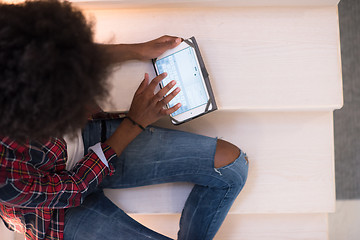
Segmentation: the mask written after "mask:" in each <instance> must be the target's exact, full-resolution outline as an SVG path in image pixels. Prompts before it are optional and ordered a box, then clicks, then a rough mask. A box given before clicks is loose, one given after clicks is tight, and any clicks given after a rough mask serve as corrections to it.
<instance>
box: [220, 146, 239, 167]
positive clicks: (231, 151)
mask: <svg viewBox="0 0 360 240" xmlns="http://www.w3.org/2000/svg"><path fill="white" fill-rule="evenodd" d="M239 156H240V149H239V148H238V147H237V146H235V145H234V144H232V143H229V142H227V141H224V140H221V139H218V140H217V145H216V152H215V158H214V167H215V168H221V167H224V166H226V165H229V164H231V163H232V162H234V161H235V160H236V159H237V158H238V157H239Z"/></svg>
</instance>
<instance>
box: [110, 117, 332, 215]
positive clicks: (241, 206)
mask: <svg viewBox="0 0 360 240" xmlns="http://www.w3.org/2000/svg"><path fill="white" fill-rule="evenodd" d="M158 124H160V125H162V126H166V127H170V128H176V129H180V130H186V131H190V132H195V133H199V134H205V135H209V136H213V137H216V136H217V137H219V138H224V139H226V140H228V141H230V142H233V143H235V144H236V145H237V146H239V147H240V148H242V149H243V150H244V151H245V152H247V154H248V156H249V160H250V171H249V176H248V180H247V183H246V185H245V187H244V189H243V191H242V192H241V193H240V195H239V197H238V199H237V200H236V201H235V203H234V205H233V207H232V209H231V210H230V211H231V212H232V213H249V214H252V213H310V212H312V213H313V212H331V211H334V208H335V181H334V147H333V119H332V113H331V112H304V113H238V112H224V111H217V112H214V113H211V114H209V115H207V116H204V117H201V118H199V119H196V120H193V121H191V122H189V123H186V124H183V125H181V126H179V127H175V126H171V124H170V123H169V121H168V119H163V120H162V121H160V122H159V123H158ZM190 189H191V185H189V184H180V183H177V184H165V185H156V186H151V187H141V188H135V189H123V190H106V194H107V195H108V196H109V197H110V198H111V199H112V200H113V201H114V202H115V203H117V204H118V205H119V206H120V207H121V208H123V209H124V210H125V211H127V212H132V213H134V212H135V213H174V212H181V210H182V207H183V205H184V202H185V200H186V198H187V196H188V194H189V192H190Z"/></svg>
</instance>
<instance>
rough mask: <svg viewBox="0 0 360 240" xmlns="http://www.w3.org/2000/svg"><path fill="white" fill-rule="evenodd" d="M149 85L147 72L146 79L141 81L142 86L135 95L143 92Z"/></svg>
mask: <svg viewBox="0 0 360 240" xmlns="http://www.w3.org/2000/svg"><path fill="white" fill-rule="evenodd" d="M148 85H149V74H148V73H145V76H144V80H143V81H142V82H141V83H140V86H139V87H138V89H137V90H136V92H135V95H138V94H140V93H142V92H143V91H144V90H145V89H146V87H147V86H148Z"/></svg>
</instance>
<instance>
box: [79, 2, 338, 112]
mask: <svg viewBox="0 0 360 240" xmlns="http://www.w3.org/2000/svg"><path fill="white" fill-rule="evenodd" d="M86 14H87V16H92V17H93V18H94V19H96V39H97V41H99V42H107V43H108V42H113V43H133V42H143V41H146V40H150V39H154V38H157V37H159V36H161V35H164V34H169V35H176V36H182V37H184V38H186V37H191V36H193V35H194V36H195V37H196V38H197V40H198V43H199V46H200V49H201V51H202V55H203V58H204V60H205V63H206V65H207V68H208V71H209V73H210V79H211V81H212V85H213V89H214V93H215V97H216V99H217V102H218V105H219V107H220V108H221V109H230V110H234V109H235V110H246V111H248V110H278V111H280V110H294V109H296V110H307V109H315V110H319V109H320V110H324V109H326V110H333V109H336V108H340V107H341V106H342V103H343V101H342V81H341V69H340V51H339V31H338V18H337V8H336V7H321V8H305V7H299V8H260V7H259V8H217V9H216V11H214V10H213V9H211V8H205V9H190V8H183V9H176V10H175V9H173V10H171V9H154V8H152V9H151V8H150V9H112V10H88V11H86ZM144 72H150V73H151V74H152V75H154V70H153V68H152V66H151V63H150V62H127V63H124V64H123V65H122V66H121V67H120V69H118V71H117V72H116V74H115V75H114V76H113V77H112V79H111V83H112V86H113V87H112V90H111V97H110V98H109V99H108V100H109V103H106V104H105V108H106V110H126V109H128V107H129V105H130V102H131V99H132V95H133V92H134V91H135V89H136V88H137V86H138V84H139V83H140V81H141V80H142V79H143V76H144Z"/></svg>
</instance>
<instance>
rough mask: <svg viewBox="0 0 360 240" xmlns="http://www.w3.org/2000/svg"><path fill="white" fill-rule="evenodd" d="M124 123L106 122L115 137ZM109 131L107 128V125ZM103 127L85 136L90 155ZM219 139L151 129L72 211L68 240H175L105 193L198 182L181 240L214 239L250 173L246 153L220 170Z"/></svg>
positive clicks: (67, 223)
mask: <svg viewBox="0 0 360 240" xmlns="http://www.w3.org/2000/svg"><path fill="white" fill-rule="evenodd" d="M121 121H122V120H119V119H118V120H109V121H107V122H106V124H105V125H106V135H107V137H109V136H110V135H111V134H112V133H113V132H114V131H115V129H116V128H117V126H118V125H119V123H120V122H121ZM103 128H104V126H103ZM102 131H104V129H102V127H101V122H96V121H94V122H92V123H89V124H88V125H87V127H86V129H85V130H84V132H83V137H84V145H85V152H86V151H87V149H88V147H89V146H91V145H93V144H95V143H96V142H98V141H100V138H101V136H100V135H101V132H102ZM216 143H217V139H216V138H210V137H205V136H201V135H196V134H192V133H187V132H181V131H175V130H169V129H162V128H158V127H148V128H146V130H145V131H144V132H142V133H141V134H140V135H139V136H138V137H137V138H136V139H135V140H134V141H132V142H131V143H130V144H129V145H128V147H127V148H126V149H125V151H124V152H123V153H122V154H121V156H120V157H118V158H116V159H113V160H112V164H113V165H114V167H115V169H116V172H115V174H114V175H113V176H108V177H106V178H105V179H104V181H103V182H102V183H101V185H100V186H99V187H98V189H97V191H95V192H94V193H92V194H91V195H89V196H88V197H87V198H86V199H85V201H84V203H83V204H82V205H81V206H80V207H76V208H72V209H69V210H67V212H66V216H65V239H76V240H81V239H86V240H89V239H103V240H105V239H109V240H110V239H126V240H130V239H134V240H137V239H169V238H167V237H165V236H163V235H160V234H158V233H156V232H154V231H152V230H150V229H148V228H146V227H144V226H142V225H141V224H139V223H138V222H136V221H134V220H133V219H132V218H130V217H129V216H128V215H127V214H126V213H125V212H123V211H122V210H121V209H119V208H118V207H117V206H116V205H115V204H113V203H112V202H111V201H110V200H109V199H107V198H106V196H105V195H104V194H103V191H102V189H103V188H129V187H137V186H145V185H151V184H159V183H167V182H191V183H194V184H195V185H194V188H193V189H192V191H191V193H190V195H189V197H188V199H187V201H186V203H185V206H184V209H183V212H182V216H181V220H180V230H179V232H178V239H181V240H182V239H188V240H202V239H212V238H213V237H214V236H215V234H216V232H217V231H218V229H219V228H220V226H221V224H222V222H223V220H224V219H225V217H226V215H227V213H228V211H229V209H230V207H231V205H232V203H233V202H234V200H235V199H236V197H237V195H238V194H239V193H240V191H241V189H242V188H243V186H244V184H245V181H246V178H247V172H248V163H247V160H246V154H245V153H244V152H241V154H240V156H239V157H238V159H236V160H235V161H234V162H233V163H231V164H230V165H228V166H225V167H222V168H218V169H215V168H214V155H215V151H216Z"/></svg>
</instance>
